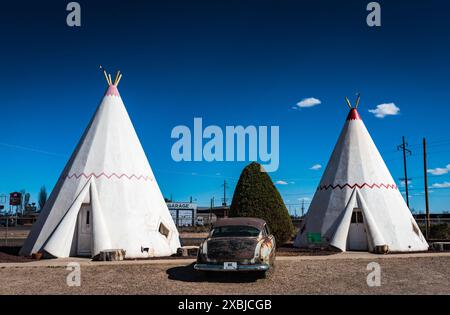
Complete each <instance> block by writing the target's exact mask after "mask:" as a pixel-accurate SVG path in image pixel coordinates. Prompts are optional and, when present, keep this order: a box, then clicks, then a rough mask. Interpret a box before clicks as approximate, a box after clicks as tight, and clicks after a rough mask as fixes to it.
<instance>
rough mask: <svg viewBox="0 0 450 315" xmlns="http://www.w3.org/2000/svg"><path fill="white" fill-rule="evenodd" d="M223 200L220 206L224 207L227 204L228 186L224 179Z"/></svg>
mask: <svg viewBox="0 0 450 315" xmlns="http://www.w3.org/2000/svg"><path fill="white" fill-rule="evenodd" d="M222 186H223V202H222V206H225V207H226V205H227V188H229V186H228V185H227V181H226V180H224V181H223V185H222Z"/></svg>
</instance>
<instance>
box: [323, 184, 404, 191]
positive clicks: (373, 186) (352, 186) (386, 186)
mask: <svg viewBox="0 0 450 315" xmlns="http://www.w3.org/2000/svg"><path fill="white" fill-rule="evenodd" d="M345 187H348V188H350V189H353V188H355V187H358V188H359V189H361V188H364V187H367V188H370V189H373V188H378V189H381V188H386V189H397V188H398V187H397V185H395V184H375V183H374V184H372V185H370V184H368V183H363V184H361V185H359V184H353V185H350V184H348V183H347V184H344V185H340V184H337V185H322V186H319V187H318V188H317V190H327V189H330V188H331V189H336V188H340V189H341V190H342V189H344V188H345Z"/></svg>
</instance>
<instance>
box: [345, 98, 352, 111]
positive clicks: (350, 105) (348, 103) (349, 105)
mask: <svg viewBox="0 0 450 315" xmlns="http://www.w3.org/2000/svg"><path fill="white" fill-rule="evenodd" d="M345 101H346V102H347V105H348V107H349V108H350V109H352V104H350V101H349V100H348V97H347V96H346V97H345Z"/></svg>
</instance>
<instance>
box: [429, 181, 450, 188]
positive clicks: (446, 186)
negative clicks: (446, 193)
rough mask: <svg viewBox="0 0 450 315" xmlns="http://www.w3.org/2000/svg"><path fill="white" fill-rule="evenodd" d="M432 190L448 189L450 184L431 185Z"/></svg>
mask: <svg viewBox="0 0 450 315" xmlns="http://www.w3.org/2000/svg"><path fill="white" fill-rule="evenodd" d="M431 187H433V188H450V182H443V183H436V184H433V185H431Z"/></svg>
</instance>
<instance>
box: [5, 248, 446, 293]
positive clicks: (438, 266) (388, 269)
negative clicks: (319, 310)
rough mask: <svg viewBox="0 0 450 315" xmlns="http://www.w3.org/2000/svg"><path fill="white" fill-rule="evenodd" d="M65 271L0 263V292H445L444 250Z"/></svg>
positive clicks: (139, 265)
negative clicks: (247, 267)
mask: <svg viewBox="0 0 450 315" xmlns="http://www.w3.org/2000/svg"><path fill="white" fill-rule="evenodd" d="M378 257H380V256H378ZM371 261H376V262H378V263H379V264H380V265H381V286H380V287H373V288H371V287H368V285H367V283H366V277H367V275H368V274H369V272H370V271H367V270H366V268H367V264H368V263H369V262H371ZM21 265H22V264H21ZM69 273H70V271H68V270H66V269H65V268H64V267H61V266H60V267H45V266H44V267H5V266H1V265H0V279H1V282H0V294H417V293H422V294H450V256H444V257H442V256H430V257H410V258H392V257H391V258H374V259H348V258H345V257H344V258H342V259H341V258H339V259H336V258H335V259H324V257H318V258H315V257H308V258H307V259H305V258H304V257H303V258H302V257H280V258H279V259H278V260H277V267H276V269H275V272H274V273H273V274H272V275H271V276H270V277H269V278H268V279H256V278H254V277H252V276H249V275H245V274H234V275H225V274H221V275H219V276H214V277H212V278H211V277H205V276H204V275H202V274H199V273H197V272H195V271H194V270H193V268H192V265H191V264H187V265H186V263H185V262H182V261H181V262H171V263H170V264H163V263H162V264H160V263H152V264H130V263H128V264H123V265H121V264H116V265H101V266H95V265H82V266H81V287H68V286H67V284H66V277H67V275H68V274H69Z"/></svg>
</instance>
